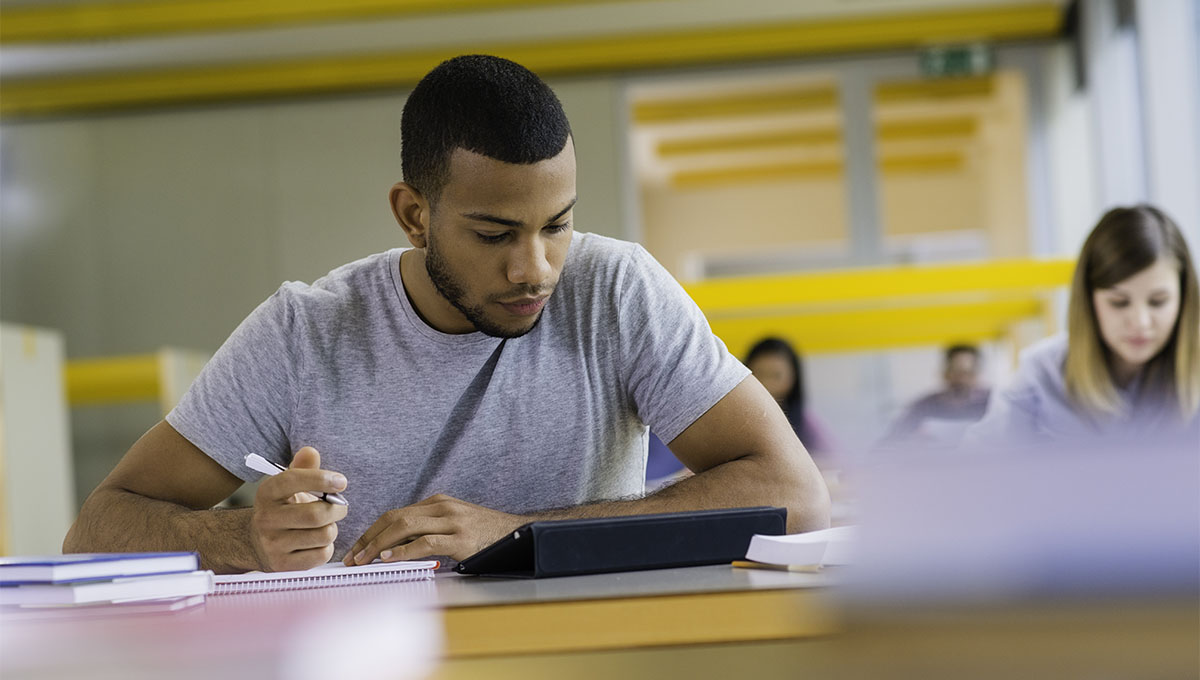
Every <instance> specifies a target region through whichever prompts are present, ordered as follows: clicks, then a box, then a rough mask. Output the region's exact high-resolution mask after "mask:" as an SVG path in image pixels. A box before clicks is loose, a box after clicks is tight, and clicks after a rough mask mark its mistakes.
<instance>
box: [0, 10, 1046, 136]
mask: <svg viewBox="0 0 1200 680" xmlns="http://www.w3.org/2000/svg"><path fill="white" fill-rule="evenodd" d="M1060 19H1061V17H1060V10H1059V7H1058V6H1057V5H1056V4H1053V3H1048V2H1038V3H1028V4H1021V5H1015V6H1003V7H985V8H969V9H954V10H945V11H939V12H910V13H906V14H895V15H875V16H871V17H865V18H854V19H836V20H823V21H806V22H791V23H782V24H781V23H775V24H771V25H765V26H763V25H760V26H733V27H723V28H717V29H692V30H679V31H671V32H662V33H648V34H640V33H630V34H621V35H614V36H605V37H594V38H573V39H570V40H561V41H547V42H529V43H523V44H496V45H469V46H465V45H459V46H454V47H446V48H444V49H438V50H429V51H419V52H400V53H393V54H381V55H359V56H353V57H333V58H325V57H323V58H313V59H304V60H294V61H285V62H272V63H254V64H240V65H231V66H207V67H195V68H172V69H161V70H153V71H138V72H125V73H105V74H94V75H88V76H73V77H53V78H51V77H46V78H29V79H15V78H6V79H4V81H2V82H0V115H4V116H13V115H35V114H49V113H64V112H72V111H88V110H98V109H113V108H122V107H131V106H145V105H164V104H180V103H185V102H197V101H212V100H221V99H232V98H244V97H264V96H280V95H296V94H314V93H330V92H344V91H363V90H372V89H397V88H400V87H404V86H409V85H412V84H413V83H415V82H416V81H417V80H419V79H420V78H421V76H423V75H424V74H425V73H426V72H428V71H429V69H430V68H432V67H433V66H435V65H436V64H437V63H438V62H440V61H441V60H443V59H445V58H447V57H450V56H453V55H456V54H462V53H466V52H486V53H491V54H498V55H500V56H504V57H508V58H509V59H513V60H515V61H517V62H519V63H521V64H524V65H525V66H528V67H529V68H531V69H533V70H534V71H537V72H538V73H540V74H542V75H544V76H553V75H561V74H571V73H583V72H596V71H610V70H618V69H632V68H648V67H668V66H680V65H688V64H699V63H723V62H731V61H737V60H745V59H760V58H768V57H774V58H779V57H787V56H800V55H806V54H820V53H829V52H837V51H846V50H862V49H893V48H902V47H916V46H919V45H925V44H928V43H929V42H940V41H941V42H944V41H953V40H962V39H967V38H970V39H980V40H982V39H992V40H1001V39H1007V38H1028V37H1035V36H1049V35H1053V34H1054V33H1055V32H1056V31H1057V30H1058V26H1059V23H1060Z"/></svg>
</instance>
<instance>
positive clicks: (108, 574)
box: [0, 552, 200, 586]
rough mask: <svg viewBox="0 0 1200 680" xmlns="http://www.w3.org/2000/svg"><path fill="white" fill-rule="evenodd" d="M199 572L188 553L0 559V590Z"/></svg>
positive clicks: (194, 561) (198, 560) (194, 559)
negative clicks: (28, 585) (15, 587)
mask: <svg viewBox="0 0 1200 680" xmlns="http://www.w3.org/2000/svg"><path fill="white" fill-rule="evenodd" d="M199 568H200V559H199V557H198V556H197V555H196V553H191V552H165V553H78V554H74V555H43V556H36V557H0V586H17V585H26V584H35V583H80V582H83V581H111V580H112V579H115V578H124V577H129V576H149V575H154V574H177V573H180V572H190V571H196V570H197V569H199Z"/></svg>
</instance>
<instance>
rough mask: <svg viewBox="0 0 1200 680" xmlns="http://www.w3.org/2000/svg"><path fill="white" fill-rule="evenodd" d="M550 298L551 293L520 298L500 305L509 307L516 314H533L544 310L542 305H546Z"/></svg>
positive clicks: (511, 312) (509, 310) (510, 311)
mask: <svg viewBox="0 0 1200 680" xmlns="http://www.w3.org/2000/svg"><path fill="white" fill-rule="evenodd" d="M549 298H550V296H549V295H544V296H542V297H537V298H520V299H518V300H513V301H512V302H501V303H500V306H501V307H503V308H505V309H507V310H508V312H509V313H510V314H512V315H514V316H533V315H534V314H537V313H538V312H540V311H542V307H543V306H545V304H546V300H548V299H549Z"/></svg>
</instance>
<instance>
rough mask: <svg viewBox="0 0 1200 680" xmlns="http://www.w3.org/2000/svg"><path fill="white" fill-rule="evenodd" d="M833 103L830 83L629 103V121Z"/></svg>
mask: <svg viewBox="0 0 1200 680" xmlns="http://www.w3.org/2000/svg"><path fill="white" fill-rule="evenodd" d="M836 105H837V90H836V89H835V88H834V87H832V86H826V87H821V88H813V89H799V90H790V91H773V92H762V93H758V94H742V95H740V96H737V97H730V96H728V95H719V96H704V97H687V98H679V99H656V100H652V101H644V102H638V103H636V104H634V105H633V120H634V121H635V122H638V123H677V122H680V121H684V120H694V119H697V118H732V117H736V116H760V115H763V114H771V113H795V112H800V111H808V110H812V109H830V108H833V107H834V106H836Z"/></svg>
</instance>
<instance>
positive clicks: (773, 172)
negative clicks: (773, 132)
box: [671, 151, 967, 189]
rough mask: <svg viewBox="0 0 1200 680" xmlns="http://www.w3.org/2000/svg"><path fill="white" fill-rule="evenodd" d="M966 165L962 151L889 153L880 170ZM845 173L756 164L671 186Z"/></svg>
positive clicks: (836, 168)
mask: <svg viewBox="0 0 1200 680" xmlns="http://www.w3.org/2000/svg"><path fill="white" fill-rule="evenodd" d="M966 165H967V160H966V156H965V154H964V153H963V152H961V151H935V152H920V153H911V152H907V153H888V154H885V155H884V156H883V158H882V159H880V161H879V169H880V171H882V172H883V173H884V174H891V175H894V174H900V173H915V172H961V171H962V170H964V169H965V168H966ZM844 171H845V166H844V163H843V162H842V161H840V160H820V161H793V162H782V163H781V162H773V163H756V164H752V165H740V166H724V167H717V168H705V169H703V170H678V171H676V172H675V173H673V174H672V175H671V185H672V186H674V187H675V188H678V189H692V188H698V187H710V186H716V185H722V184H740V183H747V182H772V181H782V180H802V179H833V178H837V177H840V176H841V175H842V173H843V172H844Z"/></svg>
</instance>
